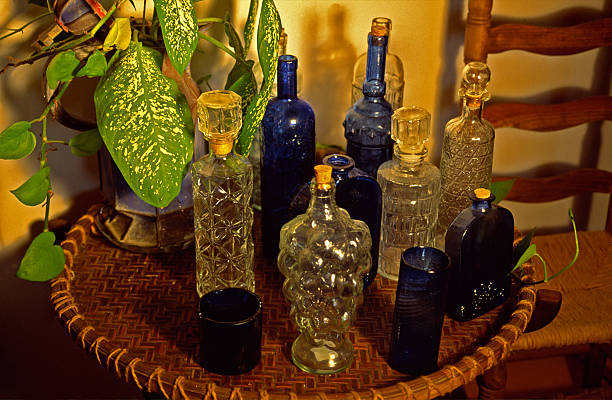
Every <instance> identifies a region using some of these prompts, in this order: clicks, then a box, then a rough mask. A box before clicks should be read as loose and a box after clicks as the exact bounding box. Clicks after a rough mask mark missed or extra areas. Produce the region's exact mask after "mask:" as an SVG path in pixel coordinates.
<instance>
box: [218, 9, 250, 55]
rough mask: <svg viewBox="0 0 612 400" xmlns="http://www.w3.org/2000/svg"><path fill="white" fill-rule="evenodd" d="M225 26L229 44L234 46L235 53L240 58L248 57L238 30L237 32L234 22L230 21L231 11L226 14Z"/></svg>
mask: <svg viewBox="0 0 612 400" xmlns="http://www.w3.org/2000/svg"><path fill="white" fill-rule="evenodd" d="M223 27H224V29H225V35H226V36H227V40H228V42H229V45H230V46H231V47H232V49H234V53H236V55H237V56H238V58H241V59H243V60H244V58H245V57H246V54H245V51H244V47H242V42H241V41H240V37H239V36H238V32H236V29H234V27H233V26H232V23H231V22H230V15H229V12H228V13H226V14H225V19H224V20H223Z"/></svg>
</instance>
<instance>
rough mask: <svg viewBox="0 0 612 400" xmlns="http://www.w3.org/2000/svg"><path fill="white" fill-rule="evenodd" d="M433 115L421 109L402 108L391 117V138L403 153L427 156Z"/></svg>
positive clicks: (414, 107)
mask: <svg viewBox="0 0 612 400" xmlns="http://www.w3.org/2000/svg"><path fill="white" fill-rule="evenodd" d="M430 120H431V115H430V114H429V112H428V111H427V110H426V109H424V108H421V107H416V106H410V107H401V108H398V109H397V110H395V112H394V113H393V116H392V117H391V138H392V139H393V140H394V141H395V143H397V145H398V146H399V149H400V151H401V152H402V153H406V154H414V155H425V154H427V148H426V147H425V143H427V141H428V140H429V123H430Z"/></svg>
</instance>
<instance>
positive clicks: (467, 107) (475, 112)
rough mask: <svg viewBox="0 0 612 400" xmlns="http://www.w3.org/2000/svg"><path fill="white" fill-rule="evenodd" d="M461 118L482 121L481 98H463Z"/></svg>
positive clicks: (482, 102) (482, 103) (482, 106)
mask: <svg viewBox="0 0 612 400" xmlns="http://www.w3.org/2000/svg"><path fill="white" fill-rule="evenodd" d="M462 101H463V108H462V110H461V117H462V118H463V119H466V120H482V111H483V109H484V101H482V99H481V98H469V97H467V96H465V97H463V100H462Z"/></svg>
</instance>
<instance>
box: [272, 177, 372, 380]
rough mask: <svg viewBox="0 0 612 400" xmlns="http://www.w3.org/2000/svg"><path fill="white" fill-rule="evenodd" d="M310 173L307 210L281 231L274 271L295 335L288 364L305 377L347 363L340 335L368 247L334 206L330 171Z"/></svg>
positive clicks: (362, 230) (359, 287)
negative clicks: (282, 279) (288, 306)
mask: <svg viewBox="0 0 612 400" xmlns="http://www.w3.org/2000/svg"><path fill="white" fill-rule="evenodd" d="M314 169H315V179H314V181H313V183H312V184H311V186H310V192H311V198H310V204H309V206H308V210H307V211H306V213H305V214H302V215H299V216H297V217H296V218H294V219H293V220H291V221H289V222H287V223H286V224H285V225H284V226H283V228H282V230H281V235H280V236H281V240H280V254H279V255H278V268H279V270H280V271H281V273H282V274H283V275H284V276H285V282H284V284H283V294H284V295H285V298H286V299H287V301H288V302H289V303H291V311H290V316H291V318H292V320H293V322H294V323H295V324H296V325H297V327H298V329H299V330H300V335H299V336H298V337H297V338H296V339H295V341H294V342H293V345H292V346H291V357H292V359H293V362H294V363H295V364H296V365H297V366H298V367H299V368H300V369H302V370H303V371H306V372H310V373H315V374H332V373H336V372H340V371H342V370H344V369H346V368H347V367H348V366H350V364H351V363H352V361H353V345H352V344H351V341H350V340H349V339H348V338H347V337H346V336H345V332H346V331H347V330H348V328H349V326H350V325H351V324H352V323H353V321H354V319H355V311H356V308H357V305H358V304H360V303H361V300H362V291H363V276H364V275H365V273H366V272H367V271H369V269H370V264H371V257H370V246H371V243H372V241H371V238H370V231H369V229H368V227H367V225H366V224H365V223H364V222H362V221H357V220H353V219H351V218H350V216H349V214H348V213H347V212H346V211H345V210H344V209H342V208H340V207H338V206H337V205H336V201H335V190H334V181H333V179H332V176H331V173H332V168H331V167H330V166H329V165H317V166H315V167H314Z"/></svg>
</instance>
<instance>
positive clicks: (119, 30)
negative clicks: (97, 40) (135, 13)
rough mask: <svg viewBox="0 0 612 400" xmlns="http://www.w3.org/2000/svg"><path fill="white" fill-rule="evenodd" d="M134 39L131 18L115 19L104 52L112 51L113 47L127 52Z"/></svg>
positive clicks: (105, 42) (105, 40)
mask: <svg viewBox="0 0 612 400" xmlns="http://www.w3.org/2000/svg"><path fill="white" fill-rule="evenodd" d="M131 39H132V27H131V25H130V19H129V18H123V17H119V18H115V22H113V24H112V25H111V28H110V30H109V31H108V35H106V39H104V46H103V50H104V51H110V50H112V48H113V47H115V48H116V49H117V50H125V49H127V48H128V46H129V45H130V40H131Z"/></svg>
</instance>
